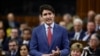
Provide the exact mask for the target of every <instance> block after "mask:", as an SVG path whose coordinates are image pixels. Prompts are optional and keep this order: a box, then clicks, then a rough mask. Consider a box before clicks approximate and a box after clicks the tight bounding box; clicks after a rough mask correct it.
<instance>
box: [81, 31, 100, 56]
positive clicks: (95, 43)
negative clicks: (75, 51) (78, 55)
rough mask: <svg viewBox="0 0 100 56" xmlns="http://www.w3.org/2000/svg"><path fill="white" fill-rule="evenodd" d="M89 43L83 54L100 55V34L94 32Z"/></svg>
mask: <svg viewBox="0 0 100 56" xmlns="http://www.w3.org/2000/svg"><path fill="white" fill-rule="evenodd" d="M88 44H89V46H87V47H85V48H84V49H83V52H82V56H100V34H98V33H94V34H92V36H91V38H90V39H89V43H88Z"/></svg>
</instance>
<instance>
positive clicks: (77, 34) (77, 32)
mask: <svg viewBox="0 0 100 56" xmlns="http://www.w3.org/2000/svg"><path fill="white" fill-rule="evenodd" d="M73 24H74V32H72V33H70V34H69V35H70V38H71V40H78V41H81V40H82V39H83V37H84V36H85V32H84V31H83V30H82V27H83V22H82V20H81V19H79V18H76V19H75V20H74V21H73Z"/></svg>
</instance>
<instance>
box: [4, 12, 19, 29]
mask: <svg viewBox="0 0 100 56" xmlns="http://www.w3.org/2000/svg"><path fill="white" fill-rule="evenodd" d="M4 24H5V25H4V26H5V27H6V29H8V28H14V27H16V28H18V27H19V23H18V22H17V21H15V17H14V14H13V13H8V15H7V20H5V22H4Z"/></svg>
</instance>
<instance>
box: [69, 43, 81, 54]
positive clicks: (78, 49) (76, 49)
mask: <svg viewBox="0 0 100 56" xmlns="http://www.w3.org/2000/svg"><path fill="white" fill-rule="evenodd" d="M82 50H83V45H82V44H81V43H78V42H77V43H74V44H72V46H71V52H70V56H81V53H82Z"/></svg>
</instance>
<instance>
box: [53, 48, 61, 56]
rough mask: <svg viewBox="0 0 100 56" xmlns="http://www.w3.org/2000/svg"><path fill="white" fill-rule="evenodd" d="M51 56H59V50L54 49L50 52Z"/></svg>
mask: <svg viewBox="0 0 100 56" xmlns="http://www.w3.org/2000/svg"><path fill="white" fill-rule="evenodd" d="M52 56H60V49H59V48H58V47H56V50H52Z"/></svg>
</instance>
